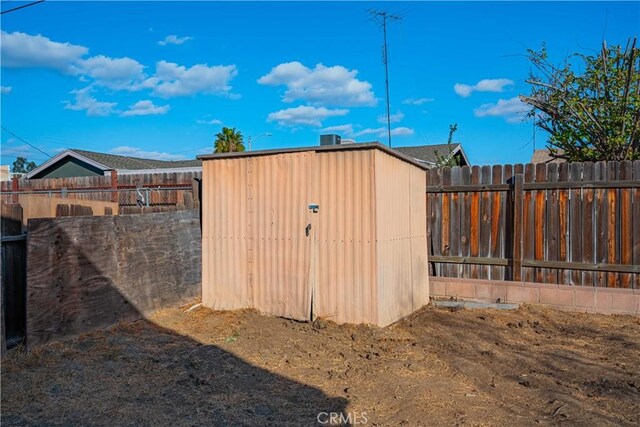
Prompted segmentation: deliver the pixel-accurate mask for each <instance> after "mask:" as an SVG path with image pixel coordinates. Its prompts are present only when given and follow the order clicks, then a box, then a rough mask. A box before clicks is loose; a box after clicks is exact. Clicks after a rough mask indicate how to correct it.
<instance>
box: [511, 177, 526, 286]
mask: <svg viewBox="0 0 640 427" xmlns="http://www.w3.org/2000/svg"><path fill="white" fill-rule="evenodd" d="M513 178H514V186H513V280H514V281H516V282H519V281H521V280H522V230H523V219H524V216H523V210H524V175H522V174H520V173H519V174H516V175H514V177H513Z"/></svg>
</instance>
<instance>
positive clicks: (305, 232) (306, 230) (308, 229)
mask: <svg viewBox="0 0 640 427" xmlns="http://www.w3.org/2000/svg"><path fill="white" fill-rule="evenodd" d="M310 231H311V224H307V226H306V227H305V228H304V234H306V235H307V237H309V232H310Z"/></svg>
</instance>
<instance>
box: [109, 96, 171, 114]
mask: <svg viewBox="0 0 640 427" xmlns="http://www.w3.org/2000/svg"><path fill="white" fill-rule="evenodd" d="M170 108H171V106H170V105H155V104H154V103H153V102H151V101H149V100H145V101H138V102H136V103H135V104H133V105H132V106H131V107H129V109H128V110H127V111H125V112H123V113H122V114H121V115H122V116H157V115H162V114H167V111H169V109H170Z"/></svg>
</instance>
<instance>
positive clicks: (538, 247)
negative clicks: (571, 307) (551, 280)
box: [534, 163, 547, 283]
mask: <svg viewBox="0 0 640 427" xmlns="http://www.w3.org/2000/svg"><path fill="white" fill-rule="evenodd" d="M546 180H547V165H546V164H541V163H538V164H537V165H536V182H545V181H546ZM535 200H536V201H535V254H534V255H535V257H534V259H536V260H544V259H545V256H546V253H545V249H546V245H545V236H546V233H545V231H546V219H547V218H546V217H545V210H546V206H547V192H546V190H537V191H536V194H535ZM545 277H546V269H543V268H536V269H535V281H536V282H540V283H542V282H544V280H545Z"/></svg>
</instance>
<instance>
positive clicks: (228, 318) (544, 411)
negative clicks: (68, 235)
mask: <svg viewBox="0 0 640 427" xmlns="http://www.w3.org/2000/svg"><path fill="white" fill-rule="evenodd" d="M1 379H2V407H1V409H2V425H3V426H9V425H104V426H112V425H130V426H138V425H149V426H156V425H234V426H235V425H256V426H259V425H317V424H325V425H326V424H327V423H330V422H331V421H332V420H333V421H334V422H339V421H340V417H339V416H338V414H342V421H343V423H349V424H352V425H372V426H378V425H385V426H386V425H393V426H395V425H407V426H417V425H460V424H466V425H532V424H536V423H539V424H571V425H589V426H591V425H630V426H631V425H634V426H637V425H639V424H640V319H638V318H633V317H625V316H601V315H586V314H573V313H564V312H558V311H553V310H545V309H541V308H534V307H523V308H521V309H519V310H517V311H497V310H458V311H455V310H454V311H452V310H446V309H435V308H425V309H422V310H421V311H419V312H417V313H415V314H414V315H412V316H410V317H409V318H407V319H405V320H403V321H401V322H399V323H397V324H395V325H392V326H390V327H388V328H384V329H379V328H374V327H367V326H353V325H335V324H333V323H331V322H328V321H322V320H321V321H317V322H315V323H314V324H308V323H301V322H295V321H291V320H285V319H281V318H275V317H267V316H261V315H259V314H258V313H256V312H253V311H237V312H214V311H211V310H208V309H205V308H198V309H195V310H192V311H191V312H188V313H187V312H185V308H184V307H183V308H180V309H172V310H166V311H162V312H160V313H157V314H156V315H154V316H153V317H152V318H151V319H149V320H148V321H139V322H135V323H132V324H128V325H118V326H116V327H113V328H111V329H110V330H107V331H102V332H97V333H91V334H87V335H84V336H81V337H79V338H77V339H72V340H67V341H64V342H61V343H54V344H50V345H47V346H45V347H42V348H39V349H36V350H34V351H32V352H30V353H25V352H23V351H13V352H11V353H10V354H9V355H8V356H7V358H6V359H5V360H4V361H3V363H2V377H1ZM332 413H335V415H333V419H331V417H332Z"/></svg>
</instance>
